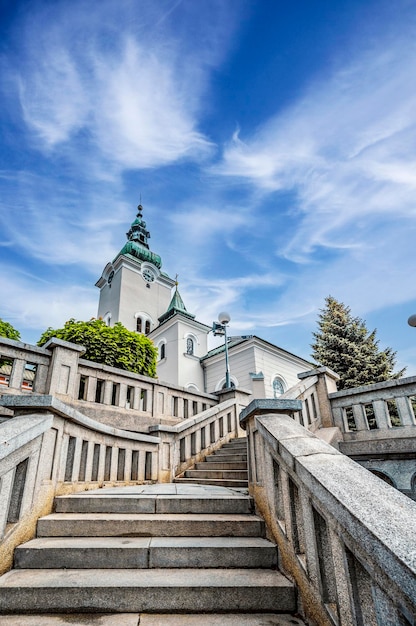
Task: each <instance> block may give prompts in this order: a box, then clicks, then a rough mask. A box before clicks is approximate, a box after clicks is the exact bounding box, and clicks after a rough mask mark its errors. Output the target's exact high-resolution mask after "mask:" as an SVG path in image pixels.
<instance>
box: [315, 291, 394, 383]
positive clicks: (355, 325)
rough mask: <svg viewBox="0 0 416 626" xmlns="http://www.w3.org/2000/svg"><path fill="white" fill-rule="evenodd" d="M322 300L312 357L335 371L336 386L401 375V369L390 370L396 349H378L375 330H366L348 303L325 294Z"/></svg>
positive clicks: (392, 368) (392, 367) (370, 381)
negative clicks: (324, 304)
mask: <svg viewBox="0 0 416 626" xmlns="http://www.w3.org/2000/svg"><path fill="white" fill-rule="evenodd" d="M325 302H326V307H325V308H324V309H322V310H321V313H320V315H319V319H318V327H319V331H318V332H316V333H313V336H314V338H315V341H314V343H313V344H312V345H311V347H312V350H313V353H312V358H313V359H315V361H317V362H318V363H321V364H322V365H326V366H327V367H330V368H331V369H332V370H333V371H334V372H336V373H337V374H339V376H340V377H341V378H340V380H339V382H338V389H349V388H351V387H359V386H361V385H370V384H372V383H378V382H381V381H383V380H388V379H391V378H399V377H400V376H402V375H403V373H404V371H405V370H404V369H402V370H401V371H400V372H396V373H394V372H393V370H394V367H395V364H396V352H394V351H393V350H392V349H391V348H385V349H384V350H380V349H379V347H378V343H379V342H378V340H377V339H376V330H373V331H372V332H369V331H368V330H367V327H366V325H365V322H364V321H363V320H362V319H360V318H359V317H353V316H352V315H351V309H350V307H348V306H345V304H343V303H342V302H338V301H337V300H335V298H333V297H332V296H328V297H327V298H325Z"/></svg>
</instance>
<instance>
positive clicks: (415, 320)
mask: <svg viewBox="0 0 416 626" xmlns="http://www.w3.org/2000/svg"><path fill="white" fill-rule="evenodd" d="M407 323H408V324H409V326H416V314H414V315H411V316H410V317H409V319H408V320H407Z"/></svg>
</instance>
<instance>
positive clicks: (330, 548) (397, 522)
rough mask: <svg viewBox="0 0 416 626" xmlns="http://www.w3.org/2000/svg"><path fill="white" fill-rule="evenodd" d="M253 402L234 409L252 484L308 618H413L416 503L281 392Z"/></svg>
mask: <svg viewBox="0 0 416 626" xmlns="http://www.w3.org/2000/svg"><path fill="white" fill-rule="evenodd" d="M259 402H260V401H253V402H252V403H250V405H249V406H248V407H247V408H246V409H245V410H244V411H243V412H242V414H241V420H242V424H243V426H244V428H245V429H246V431H247V436H248V440H249V459H250V472H249V487H250V493H251V494H252V495H253V497H254V499H255V503H256V507H257V509H258V510H259V512H260V514H261V515H262V516H263V517H264V518H265V520H266V523H267V525H268V528H269V531H270V532H271V533H272V535H273V537H274V539H275V540H276V542H277V543H278V546H279V550H280V556H281V564H282V567H283V568H284V569H285V570H286V572H288V573H289V574H290V575H291V576H292V577H293V578H294V580H295V581H296V584H297V586H298V589H299V592H300V596H301V603H302V607H303V610H304V611H305V614H306V615H307V617H308V618H309V619H310V620H311V621H312V622H313V623H319V624H320V625H321V626H330V625H331V626H334V624H337V625H338V626H363V625H364V624H365V626H399V625H400V626H414V624H415V615H416V562H415V554H416V539H415V533H414V529H415V522H416V504H415V503H414V502H412V500H410V499H409V498H406V497H405V496H403V495H402V494H401V493H400V492H399V491H397V490H396V489H393V488H392V487H390V486H389V485H387V484H386V483H384V482H383V481H380V480H379V479H378V478H377V477H375V476H373V475H372V474H371V473H369V472H368V471H367V470H365V469H364V468H363V467H361V466H360V465H359V464H357V463H355V462H354V461H352V460H351V459H349V458H348V457H347V456H345V455H343V454H341V453H340V452H338V451H337V450H336V449H335V448H334V447H332V446H330V445H328V444H327V443H326V442H325V441H322V440H321V439H319V438H317V437H316V436H315V435H314V434H313V433H311V432H310V431H308V430H307V429H305V428H303V427H302V426H301V425H300V424H299V423H297V422H296V421H295V420H294V419H293V417H294V414H295V412H297V411H299V408H298V407H297V406H296V405H290V404H288V403H289V400H288V399H281V400H275V401H274V408H272V405H271V403H273V401H268V402H269V406H268V407H266V406H263V407H262V406H260V405H259ZM263 402H264V401H263ZM292 402H296V400H292Z"/></svg>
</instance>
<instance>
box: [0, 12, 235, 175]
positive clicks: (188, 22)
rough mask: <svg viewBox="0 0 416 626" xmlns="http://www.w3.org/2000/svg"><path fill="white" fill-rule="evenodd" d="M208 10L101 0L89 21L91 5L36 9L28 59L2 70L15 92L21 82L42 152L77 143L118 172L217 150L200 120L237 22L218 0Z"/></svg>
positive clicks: (27, 34)
mask: <svg viewBox="0 0 416 626" xmlns="http://www.w3.org/2000/svg"><path fill="white" fill-rule="evenodd" d="M211 9H212V10H210V11H208V10H205V9H204V8H201V7H199V9H197V7H196V6H193V4H192V3H191V4H189V3H183V4H182V3H179V2H177V3H172V2H166V1H165V2H163V1H162V2H158V3H157V4H156V3H151V2H141V3H140V7H139V6H138V5H137V3H135V2H131V1H129V0H126V1H125V2H124V3H123V10H118V9H117V8H116V6H115V4H114V3H112V2H108V1H106V0H103V2H100V3H99V5H96V6H90V7H89V10H88V16H86V14H85V11H86V7H85V3H83V2H77V1H76V0H74V2H71V6H69V5H68V4H67V3H59V4H58V3H57V5H56V6H55V7H54V9H50V10H48V11H47V10H43V9H42V5H41V4H40V5H38V7H32V12H31V13H28V14H27V15H26V23H25V28H24V29H23V33H24V37H23V47H22V49H21V51H22V52H23V55H22V58H21V59H18V60H17V61H16V59H13V61H10V63H9V66H8V72H7V64H6V65H5V73H6V74H7V76H8V78H9V79H10V80H9V81H8V86H9V87H10V84H12V81H13V78H11V77H14V76H16V77H17V85H18V92H19V96H20V103H21V106H22V109H23V114H24V119H25V121H26V124H27V126H28V128H29V129H30V130H31V131H32V133H33V134H34V137H36V138H37V141H38V146H39V148H41V149H42V150H44V151H46V152H47V151H48V150H49V151H51V150H52V151H57V150H62V148H63V147H64V149H65V150H66V151H67V152H68V150H69V149H70V146H71V143H73V144H76V146H77V150H76V156H77V158H78V159H79V158H80V152H81V151H82V150H81V148H82V146H83V150H84V151H86V150H87V146H89V149H91V148H92V147H93V146H95V149H98V151H99V152H98V153H96V154H95V155H94V158H95V160H97V157H98V158H100V159H103V160H104V161H105V162H106V163H107V170H108V168H110V169H116V170H117V171H119V170H120V168H121V169H124V168H150V167H156V166H160V165H165V164H169V163H173V162H175V161H177V160H180V159H189V158H192V159H196V160H198V159H201V158H204V157H206V156H207V155H208V154H210V152H211V150H212V148H213V146H212V144H211V142H210V141H209V139H207V138H206V137H205V136H204V135H203V133H202V132H200V131H199V130H198V121H199V120H198V118H199V114H200V111H201V108H202V107H203V100H202V98H203V95H204V94H205V93H206V91H207V84H208V80H209V70H210V69H211V66H212V65H215V64H217V63H219V61H220V59H221V58H222V56H223V55H224V53H225V50H226V49H227V47H228V46H229V41H230V40H231V39H232V36H231V35H232V32H233V29H234V26H235V22H236V11H235V10H234V9H232V8H231V7H228V8H227V7H224V6H223V4H222V3H217V2H214V3H213V4H212V7H211ZM178 11H180V13H179V14H178ZM202 33H203V37H202V36H201V35H202ZM179 34H182V37H180V36H179ZM214 44H215V45H214ZM4 80H6V78H4ZM65 144H67V145H65ZM100 153H101V154H100ZM93 167H97V165H96V164H95V165H94V164H93ZM103 171H106V168H105V167H103Z"/></svg>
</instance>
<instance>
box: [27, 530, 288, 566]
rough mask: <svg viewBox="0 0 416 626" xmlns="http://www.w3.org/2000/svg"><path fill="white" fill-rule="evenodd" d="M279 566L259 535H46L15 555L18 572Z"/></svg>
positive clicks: (273, 548)
mask: <svg viewBox="0 0 416 626" xmlns="http://www.w3.org/2000/svg"><path fill="white" fill-rule="evenodd" d="M276 566H277V548H276V546H275V545H274V544H272V543H271V542H270V541H267V539H262V538H260V537H130V538H128V539H126V538H123V537H77V538H72V537H71V538H63V537H56V538H55V537H47V538H41V539H33V540H31V541H28V542H27V543H25V544H23V545H22V546H19V547H18V548H17V549H16V551H15V567H16V568H20V569H57V568H66V569H87V568H92V569H106V568H117V569H122V568H127V569H134V568H174V567H184V568H196V567H203V568H212V567H215V568H218V567H220V568H225V567H231V568H242V567H247V568H275V567H276Z"/></svg>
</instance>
